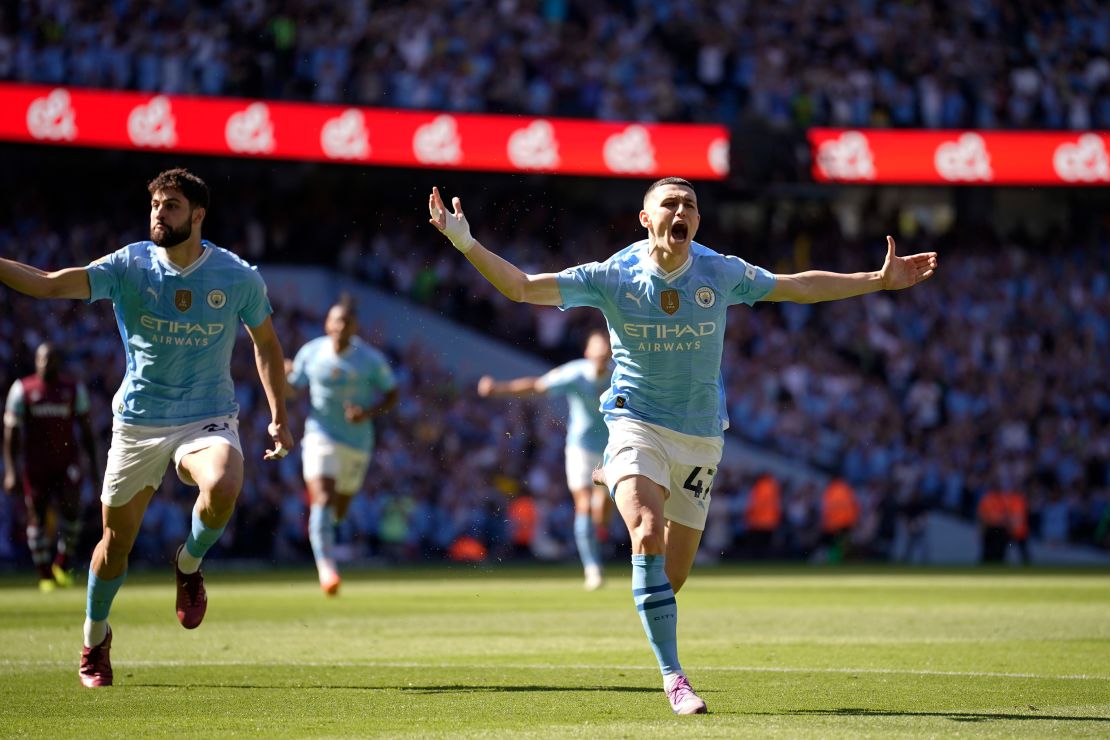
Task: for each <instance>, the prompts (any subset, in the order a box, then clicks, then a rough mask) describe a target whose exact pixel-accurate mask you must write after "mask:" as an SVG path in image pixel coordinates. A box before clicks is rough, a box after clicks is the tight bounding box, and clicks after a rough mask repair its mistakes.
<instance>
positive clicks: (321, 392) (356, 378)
mask: <svg viewBox="0 0 1110 740" xmlns="http://www.w3.org/2000/svg"><path fill="white" fill-rule="evenodd" d="M289 383H290V384H291V385H294V386H297V387H304V386H306V385H307V386H308V393H309V403H310V405H311V407H312V410H311V412H310V413H309V415H308V419H307V420H306V421H305V433H306V434H322V435H324V436H325V437H327V438H328V439H331V440H334V441H336V442H340V443H342V444H345V445H348V446H350V447H354V448H355V449H358V450H365V451H367V452H371V451H373V449H374V425H373V424H372V423H371V422H369V421H364V422H361V423H358V424H354V423H351V422H349V421H347V416H346V404H347V402H350V403H353V404H354V405H356V406H363V407H366V406H372V405H374V404H375V403H377V402H378V401H379V400H380V399H381V397H382V396H383V395H385V394H386V393H388V392H389V391H391V390H393V389H394V388H396V387H397V381H396V380H395V379H394V378H393V371H392V370H390V368H389V363H388V362H386V359H385V356H384V355H382V353H381V352H379V351H378V350H376V349H374V348H373V347H372V346H370V345H369V344H367V343H366V342H364V341H362V340H361V339H359V338H358V337H351V345H350V346H349V347H347V349H345V350H344V351H343V352H342V353H341V354H337V353H336V351H335V347H334V346H333V345H332V340H331V338H330V337H326V336H325V337H317V338H316V339H313V340H312V341H311V342H308V343H307V344H305V346H303V347H301V349H300V351H299V352H297V356H296V357H295V358H293V370H292V372H290V373H289Z"/></svg>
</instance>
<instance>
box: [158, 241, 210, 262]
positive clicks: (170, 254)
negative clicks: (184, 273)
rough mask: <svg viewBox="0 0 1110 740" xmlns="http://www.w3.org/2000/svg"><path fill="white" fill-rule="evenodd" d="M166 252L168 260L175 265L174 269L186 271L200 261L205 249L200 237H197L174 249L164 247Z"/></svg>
mask: <svg viewBox="0 0 1110 740" xmlns="http://www.w3.org/2000/svg"><path fill="white" fill-rule="evenodd" d="M163 249H165V252H166V259H168V260H169V261H170V262H172V263H173V264H174V267H179V268H181V269H185V268H186V267H188V266H189V265H191V264H193V263H194V262H196V261H197V260H198V259H200V255H201V253H202V252H203V251H204V247H203V246H202V245H201V243H200V237H199V236H195V237H192V238H189V239H186V240H185V241H183V242H181V243H180V244H178V245H176V246H173V247H164V248H163Z"/></svg>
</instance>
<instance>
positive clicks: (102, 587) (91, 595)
mask: <svg viewBox="0 0 1110 740" xmlns="http://www.w3.org/2000/svg"><path fill="white" fill-rule="evenodd" d="M126 579H127V572H126V571H124V573H123V575H120V576H116V577H115V578H103V579H102V578H97V576H96V573H94V572H93V570H92V568H91V567H90V568H89V588H88V591H87V593H86V603H85V647H93V646H95V645H99V644H100V643H102V642H104V638H105V636H107V634H108V613H109V612H110V611H111V610H112V601H114V600H115V598H116V593H118V592H119V589H120V586H122V585H123V582H124V581H125V580H126Z"/></svg>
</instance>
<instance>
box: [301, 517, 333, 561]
mask: <svg viewBox="0 0 1110 740" xmlns="http://www.w3.org/2000/svg"><path fill="white" fill-rule="evenodd" d="M308 541H309V542H310V543H311V544H312V556H313V557H314V558H316V566H317V567H320V566H323V567H325V568H329V569H334V567H335V565H334V560H333V559H332V550H333V549H334V547H335V511H334V510H333V509H332V508H331V507H330V506H324V505H323V504H313V505H312V506H311V507H310V508H309V513H308Z"/></svg>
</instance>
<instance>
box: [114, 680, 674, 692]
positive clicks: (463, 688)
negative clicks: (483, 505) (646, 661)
mask: <svg viewBox="0 0 1110 740" xmlns="http://www.w3.org/2000/svg"><path fill="white" fill-rule="evenodd" d="M127 685H128V686H135V687H141V688H144V689H248V690H251V691H255V690H265V689H273V690H275V691H286V690H288V689H293V688H295V689H297V690H298V691H312V690H313V689H316V690H323V691H332V690H342V691H405V692H408V693H410V694H472V693H481V692H486V693H490V694H511V693H547V692H558V691H603V692H610V691H616V692H623V693H645V694H654V693H656V692H657V691H658V689H652V688H647V687H644V686H535V685H532V686H476V685H470V684H466V685H454V686H356V685H352V684H315V685H312V686H305V685H298V686H290V685H288V684H269V685H263V684H241V683H240V684H236V683H153V682H149V681H138V682H132V681H128V682H127Z"/></svg>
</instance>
